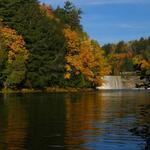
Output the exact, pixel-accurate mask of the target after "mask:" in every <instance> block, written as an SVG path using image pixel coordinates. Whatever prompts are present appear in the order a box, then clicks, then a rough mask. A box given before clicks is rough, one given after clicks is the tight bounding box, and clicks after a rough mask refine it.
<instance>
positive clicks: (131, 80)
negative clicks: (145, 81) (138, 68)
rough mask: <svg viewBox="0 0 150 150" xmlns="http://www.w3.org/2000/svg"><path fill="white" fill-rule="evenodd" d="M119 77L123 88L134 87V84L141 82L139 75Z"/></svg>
mask: <svg viewBox="0 0 150 150" xmlns="http://www.w3.org/2000/svg"><path fill="white" fill-rule="evenodd" d="M121 79H122V85H123V89H133V88H136V84H140V83H141V81H140V77H139V76H123V77H121Z"/></svg>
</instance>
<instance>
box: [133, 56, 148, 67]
mask: <svg viewBox="0 0 150 150" xmlns="http://www.w3.org/2000/svg"><path fill="white" fill-rule="evenodd" d="M133 63H134V64H141V68H143V69H150V63H149V62H148V61H146V60H145V59H144V58H143V56H142V55H137V56H135V57H134V58H133Z"/></svg>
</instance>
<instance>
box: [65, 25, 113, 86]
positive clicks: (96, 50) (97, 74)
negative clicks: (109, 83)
mask: <svg viewBox="0 0 150 150" xmlns="http://www.w3.org/2000/svg"><path fill="white" fill-rule="evenodd" d="M64 34H65V37H66V40H67V44H68V47H67V55H66V57H65V58H66V61H67V65H66V67H65V68H66V71H67V73H66V74H65V75H64V77H65V79H70V76H71V74H70V73H69V74H68V71H70V67H69V66H72V67H74V69H75V72H72V73H73V74H75V75H79V74H80V73H81V74H83V76H84V78H85V79H86V80H88V81H90V82H92V83H93V84H95V85H99V84H101V83H102V80H101V77H102V76H104V75H107V74H109V73H110V67H109V65H108V64H107V62H106V60H105V58H104V56H103V53H104V52H103V50H102V49H101V48H100V47H99V45H96V44H95V45H94V43H93V42H92V41H91V40H90V39H89V38H87V37H82V36H81V35H80V34H79V33H77V32H75V31H72V30H71V29H70V28H69V27H67V28H65V29H64Z"/></svg>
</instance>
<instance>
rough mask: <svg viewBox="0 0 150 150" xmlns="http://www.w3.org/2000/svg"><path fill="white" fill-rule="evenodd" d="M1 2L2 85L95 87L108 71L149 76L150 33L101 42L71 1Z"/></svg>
mask: <svg viewBox="0 0 150 150" xmlns="http://www.w3.org/2000/svg"><path fill="white" fill-rule="evenodd" d="M0 6H1V7H0V89H7V88H10V89H22V88H34V89H43V88H46V87H56V86H57V87H75V88H76V87H78V88H83V87H85V88H87V87H90V88H94V87H96V86H100V85H101V84H102V83H103V80H102V77H103V76H105V75H120V74H121V73H124V72H136V71H138V72H139V70H140V74H142V75H143V74H144V77H145V76H147V77H148V78H149V76H150V73H149V70H150V37H149V38H141V39H139V40H135V41H129V42H124V41H120V42H118V43H116V44H112V43H109V44H105V45H103V46H102V45H100V44H99V42H97V41H96V40H93V39H91V38H90V37H89V35H88V33H86V32H85V31H84V28H83V26H82V25H81V22H80V21H81V19H82V10H81V9H80V8H77V7H76V6H74V4H72V3H71V2H70V1H67V2H65V4H64V7H59V6H58V7H57V8H56V9H54V8H52V6H50V5H47V4H41V3H39V2H38V1H37V0H26V1H24V0H2V1H0ZM99 30H100V29H99Z"/></svg>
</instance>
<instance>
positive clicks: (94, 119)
mask: <svg viewBox="0 0 150 150" xmlns="http://www.w3.org/2000/svg"><path fill="white" fill-rule="evenodd" d="M148 104H150V92H149V91H144V90H143V91H138V90H136V91H134V90H124V91H121V90H118V91H111V90H109V91H96V92H84V93H83V92H82V93H80V92H79V93H60V94H58V93H53V94H44V93H43V94H42V93H35V94H11V95H0V150H141V149H142V148H143V147H144V145H145V140H144V139H142V138H141V137H138V136H135V135H132V133H131V132H129V129H131V128H132V127H133V126H134V125H135V124H136V123H137V122H140V119H139V116H140V111H139V110H140V109H139V108H140V106H142V105H148Z"/></svg>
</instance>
